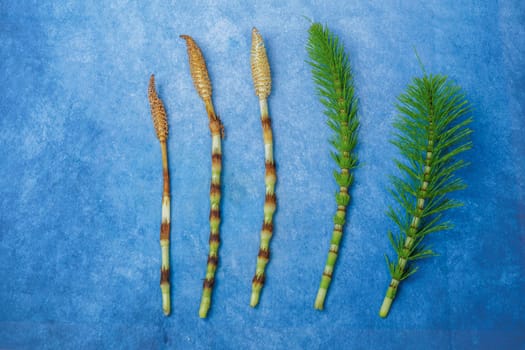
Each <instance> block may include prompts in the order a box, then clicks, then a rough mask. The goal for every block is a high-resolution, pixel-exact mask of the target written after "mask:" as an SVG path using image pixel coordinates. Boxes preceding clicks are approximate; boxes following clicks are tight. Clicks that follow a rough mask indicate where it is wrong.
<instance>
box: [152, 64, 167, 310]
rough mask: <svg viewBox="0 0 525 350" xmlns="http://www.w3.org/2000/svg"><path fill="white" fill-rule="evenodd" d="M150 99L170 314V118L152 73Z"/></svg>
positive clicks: (164, 299)
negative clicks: (159, 163)
mask: <svg viewBox="0 0 525 350" xmlns="http://www.w3.org/2000/svg"><path fill="white" fill-rule="evenodd" d="M148 100H149V103H150V108H151V116H152V119H153V125H154V126H155V132H156V133H157V138H158V139H159V141H160V150H161V153H162V178H163V182H164V186H163V191H162V221H161V224H160V247H161V253H162V265H161V268H160V289H161V292H162V310H163V311H164V315H166V316H168V315H169V314H170V173H169V169H168V148H167V146H166V142H167V140H168V118H167V117H166V110H165V109H164V104H163V103H162V100H161V99H160V98H159V96H158V95H157V91H156V90H155V76H154V75H153V74H152V75H151V77H150V80H149V87H148Z"/></svg>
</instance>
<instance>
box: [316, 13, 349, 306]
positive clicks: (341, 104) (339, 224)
mask: <svg viewBox="0 0 525 350" xmlns="http://www.w3.org/2000/svg"><path fill="white" fill-rule="evenodd" d="M309 34H310V36H309V39H308V45H307V50H308V54H309V56H310V59H311V61H309V63H310V65H311V66H312V76H313V79H314V82H315V83H316V86H317V92H318V95H319V97H320V100H321V102H322V103H323V105H324V106H325V107H326V109H325V115H326V116H327V117H328V120H327V122H328V125H329V126H330V128H331V129H332V130H333V131H334V136H333V138H332V139H331V142H330V143H331V144H332V146H333V147H334V148H335V151H334V152H332V157H333V158H334V160H335V162H336V163H337V165H338V167H339V170H340V171H339V172H334V177H335V180H336V182H337V184H338V185H339V192H338V193H337V194H336V196H335V200H336V203H337V209H336V213H335V215H334V219H333V221H334V226H333V230H332V237H331V240H330V247H329V250H328V256H327V258H326V263H325V267H324V270H323V274H322V276H321V281H320V284H319V289H318V291H317V295H316V298H315V302H314V308H315V309H318V310H322V309H323V307H324V301H325V298H326V294H327V292H328V288H329V287H330V283H331V281H332V275H333V272H334V268H335V264H336V261H337V257H338V254H339V246H340V243H341V238H342V236H343V230H344V224H345V222H346V211H347V207H348V204H349V202H350V194H349V188H350V186H351V185H352V182H353V175H352V173H351V170H352V169H353V168H355V167H356V165H357V155H356V153H355V151H354V148H355V146H356V144H357V129H358V125H359V121H358V118H357V98H356V97H355V95H354V85H353V77H352V71H351V69H350V63H349V60H348V56H347V55H346V53H345V50H344V46H343V44H342V43H341V42H340V41H339V39H338V38H337V36H336V35H334V34H333V33H332V32H331V31H330V30H329V29H328V28H327V27H326V26H322V25H321V24H319V23H314V24H312V26H311V27H310V29H309Z"/></svg>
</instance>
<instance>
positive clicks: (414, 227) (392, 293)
mask: <svg viewBox="0 0 525 350" xmlns="http://www.w3.org/2000/svg"><path fill="white" fill-rule="evenodd" d="M433 149H434V133H433V129H432V120H431V121H430V131H429V141H428V148H427V155H426V159H425V167H424V174H423V182H422V183H421V187H420V189H419V193H425V192H426V191H427V189H428V185H429V178H430V171H431V170H432V167H431V165H432V156H433V153H434V152H433ZM424 208H425V197H423V196H418V197H417V201H416V215H414V216H413V218H412V222H411V224H410V228H409V230H408V234H407V237H406V239H405V243H404V245H403V249H404V252H405V253H408V252H410V251H411V250H412V249H413V248H414V243H415V242H416V240H415V237H416V234H417V231H418V229H419V226H420V224H421V216H422V214H423V210H424ZM408 255H409V254H405V256H408ZM407 263H408V260H407V259H406V258H403V257H399V259H398V261H397V268H398V269H399V272H400V274H401V275H402V274H403V272H404V271H405V268H406V265H407ZM400 283H401V280H399V279H395V278H392V280H391V281H390V285H389V286H388V289H387V290H386V295H385V298H384V299H383V304H382V305H381V309H380V310H379V316H381V317H383V318H385V317H386V316H387V315H388V312H389V311H390V307H391V306H392V302H393V301H394V299H395V297H396V293H397V289H398V287H399V284H400Z"/></svg>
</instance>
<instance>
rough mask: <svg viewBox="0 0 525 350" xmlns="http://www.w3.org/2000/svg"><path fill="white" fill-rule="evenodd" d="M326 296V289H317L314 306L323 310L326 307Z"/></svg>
mask: <svg viewBox="0 0 525 350" xmlns="http://www.w3.org/2000/svg"><path fill="white" fill-rule="evenodd" d="M325 298H326V289H324V288H319V290H318V291H317V297H315V303H314V308H315V309H316V310H322V309H323V308H324V299H325Z"/></svg>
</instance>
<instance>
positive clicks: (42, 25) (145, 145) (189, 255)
mask: <svg viewBox="0 0 525 350" xmlns="http://www.w3.org/2000/svg"><path fill="white" fill-rule="evenodd" d="M138 3H139V2H128V1H112V2H111V5H105V6H102V5H100V3H98V2H91V1H86V2H84V1H78V2H74V1H60V2H58V1H57V2H55V3H52V2H43V1H25V2H15V1H9V2H7V1H6V2H2V4H0V28H1V29H0V42H1V45H0V74H1V76H2V79H3V84H2V99H1V102H0V115H1V117H0V147H1V150H2V151H1V154H0V191H1V192H0V193H1V195H0V281H2V283H1V284H0V348H8V349H34V348H49V349H57V348H75V349H78V348H86V349H95V348H127V349H147V348H148V349H149V348H153V349H158V348H178V349H190V348H196V349H204V348H210V347H213V348H219V349H223V348H225V349H227V348H245V349H253V348H258V347H260V346H261V345H264V346H265V347H267V348H270V349H274V348H284V347H285V346H286V347H287V348H289V349H304V348H312V349H314V348H320V347H324V348H354V349H374V348H378V347H382V348H393V349H395V348H401V347H403V348H405V349H422V348H440V349H443V348H458V349H459V348H464V347H473V346H477V347H481V348H483V347H487V348H490V347H494V346H496V344H497V345H498V346H499V347H501V348H505V347H506V346H509V347H512V348H520V347H523V346H524V344H525V335H524V333H525V332H524V331H525V318H524V317H523V315H524V312H525V299H524V298H523V294H524V292H525V280H524V268H525V266H524V265H525V252H524V244H525V232H524V227H525V223H524V222H525V218H524V213H525V207H524V203H525V198H524V193H525V188H524V185H523V183H524V178H523V177H524V174H525V166H524V164H525V148H524V145H525V143H524V141H523V136H524V135H523V132H524V131H523V130H524V127H525V125H524V123H525V122H524V118H523V115H524V101H525V93H524V91H525V74H524V69H525V64H524V60H523V57H524V54H525V52H524V51H525V44H524V41H523V36H524V34H525V32H524V31H525V25H524V23H525V20H524V17H525V5H524V3H523V2H521V1H511V0H503V1H498V2H495V1H485V2H479V1H467V0H465V1H406V2H399V1H377V2H376V1H374V2H369V1H349V2H345V1H338V2H333V3H330V4H329V3H328V2H324V1H310V2H307V1H288V2H282V1H256V2H240V1H239V2H230V1H215V2H200V1H195V2H190V1H170V2H165V1H152V2H150V3H149V4H146V3H144V4H140V5H139V4H138ZM305 16H306V17H308V18H312V19H314V20H316V21H320V22H322V23H328V24H329V25H330V27H331V28H332V30H333V31H334V32H335V33H336V34H337V35H339V36H340V38H341V39H342V40H343V42H344V44H345V47H346V50H347V52H348V54H349V55H350V58H351V64H352V68H353V71H354V73H355V85H356V88H357V95H358V97H359V115H360V118H361V128H360V133H359V147H358V156H359V159H360V162H361V166H360V168H359V169H357V171H356V173H355V179H356V182H355V185H354V187H353V189H352V192H351V194H352V197H353V199H352V204H351V206H350V208H349V221H348V225H347V226H346V230H345V237H344V239H343V246H342V248H341V255H340V258H339V261H338V264H337V267H336V271H335V279H334V281H333V283H332V285H331V288H330V291H329V294H328V297H327V302H326V309H325V311H324V312H318V311H315V310H314V309H313V301H314V298H315V293H316V291H317V287H318V283H319V279H320V277H321V273H322V268H323V264H324V260H325V258H326V253H327V249H328V243H329V236H330V233H331V232H330V231H331V217H332V215H333V212H334V209H335V203H334V198H333V193H334V192H335V189H336V187H335V186H336V185H335V181H334V180H333V179H332V169H333V168H334V164H333V162H332V160H331V159H330V156H329V145H328V144H327V138H328V137H329V136H330V130H329V128H328V127H327V126H326V125H325V117H324V116H323V114H322V106H321V105H320V104H319V102H318V100H317V98H316V97H315V95H314V86H313V83H312V81H311V75H310V70H309V67H308V65H307V64H306V63H305V59H306V51H305V43H306V39H307V29H308V27H309V22H308V20H306V19H305V18H304V17H305ZM252 26H257V27H258V29H259V30H260V32H261V34H262V35H263V37H264V39H265V41H266V45H267V49H268V54H269V59H270V65H271V68H272V75H273V91H272V95H271V96H270V99H269V106H270V114H271V116H272V118H273V127H274V134H275V158H276V162H277V167H278V184H277V195H278V211H277V213H276V217H275V235H274V238H273V240H272V244H271V249H272V259H271V261H270V264H269V266H268V269H267V273H268V277H267V283H266V286H265V288H264V290H263V293H262V296H261V303H260V306H259V307H258V308H257V309H256V310H252V309H251V308H250V307H249V305H248V304H249V298H250V289H251V278H252V275H253V272H254V269H255V258H256V254H257V250H258V244H259V229H260V225H261V220H262V205H263V202H264V184H263V176H264V162H263V146H262V137H261V126H260V121H259V110H258V103H257V98H256V97H255V96H254V92H253V87H252V81H251V74H250V66H249V48H250V42H251V38H250V31H251V28H252ZM180 34H189V35H192V36H193V37H194V38H195V40H196V41H197V43H198V44H199V45H200V46H201V48H202V50H203V53H204V56H205V57H206V60H207V64H208V68H209V71H210V76H211V79H212V83H213V88H214V102H215V106H216V110H217V112H218V114H219V115H220V116H221V118H222V120H223V122H224V125H225V129H226V136H227V138H226V139H225V141H224V177H223V181H224V185H223V194H224V197H223V202H222V203H223V223H222V243H221V248H220V257H221V259H220V265H219V269H218V272H217V283H216V287H215V290H214V295H213V304H212V309H211V311H210V314H209V318H208V319H207V320H200V319H199V318H198V315H197V312H198V305H199V300H200V293H201V288H202V279H203V277H204V272H205V264H206V255H207V251H208V231H209V230H208V184H209V174H210V142H211V141H210V137H209V133H208V127H207V119H206V114H205V111H204V107H203V105H202V103H201V101H200V100H199V98H198V96H197V94H196V93H195V90H194V88H193V86H192V82H191V79H190V75H189V67H188V61H187V56H186V52H185V45H184V42H183V41H182V40H180V39H179V38H178V35H180ZM413 46H415V47H417V50H418V52H419V54H420V56H421V58H422V60H423V62H424V64H425V66H426V69H427V71H429V72H433V73H444V74H447V75H449V76H450V77H451V78H452V79H453V80H454V81H456V82H457V83H458V84H460V85H461V86H462V87H463V88H464V91H465V92H466V94H467V97H468V99H469V100H470V102H471V104H472V106H473V107H474V117H475V121H474V123H473V125H472V128H473V129H474V130H475V133H474V134H473V141H474V145H475V146H474V149H473V150H472V151H470V152H469V153H468V154H467V155H466V158H467V159H468V160H469V161H470V162H471V163H472V165H471V166H470V167H469V168H468V169H465V170H464V171H462V173H461V175H462V176H463V177H464V178H465V180H466V182H467V183H468V184H469V188H468V189H467V190H466V191H463V192H462V193H460V194H458V198H461V199H462V200H464V201H465V204H466V205H465V206H464V207H463V208H460V209H458V210H455V211H453V212H450V215H449V217H450V219H451V220H453V221H454V222H455V223H456V228H455V229H454V230H452V231H450V232H447V233H443V234H438V235H436V236H434V237H432V238H431V243H432V244H433V247H434V249H435V250H436V251H437V252H438V253H440V254H441V255H440V256H439V257H436V258H433V259H428V260H426V261H422V262H421V263H419V266H420V271H419V272H418V273H417V274H416V275H414V277H412V278H410V279H409V280H407V282H406V283H405V284H404V285H403V286H402V289H401V290H400V292H399V294H398V298H397V299H396V301H395V303H394V305H393V307H392V312H391V314H390V315H389V317H388V318H387V319H386V320H382V319H380V318H379V317H378V310H379V306H380V304H381V301H382V298H383V296H384V292H385V290H386V287H387V283H388V281H389V278H388V272H387V268H386V266H385V263H384V258H383V254H384V253H387V252H388V253H390V252H391V251H392V250H391V248H390V247H389V243H388V239H387V236H386V232H387V230H388V229H393V225H392V223H391V222H390V221H389V220H388V219H387V217H386V215H385V214H384V213H385V211H386V209H387V206H388V205H389V204H391V203H392V201H391V198H390V196H389V195H388V193H387V190H388V188H389V187H390V186H389V183H388V174H391V173H393V172H394V171H395V169H394V164H393V162H392V158H393V157H395V156H396V155H397V153H396V150H395V148H394V147H393V146H392V145H390V144H389V143H388V140H389V136H390V134H391V131H392V128H391V125H392V120H393V117H394V116H395V110H394V108H393V103H394V102H395V98H396V97H397V96H398V95H399V94H400V93H401V92H402V91H403V90H404V88H405V87H406V85H407V84H408V83H409V81H410V79H411V78H412V77H413V76H415V75H420V74H421V70H420V68H419V66H418V62H417V60H416V58H415V55H414V54H413V51H412V48H413ZM151 73H155V74H156V79H157V83H158V88H159V93H160V96H161V97H162V99H163V100H164V102H165V105H166V108H167V111H168V114H169V123H170V138H169V145H168V146H169V153H170V169H171V172H172V179H171V185H172V241H171V247H172V253H171V264H172V275H171V281H172V310H173V313H172V315H171V316H170V317H169V318H165V317H164V316H163V314H162V309H161V296H160V289H159V285H158V284H159V268H160V248H159V241H158V236H159V224H160V204H161V203H160V200H161V180H162V178H161V168H160V165H161V162H160V149H159V146H158V141H157V140H156V139H155V134H154V130H153V126H152V123H151V120H150V118H151V117H150V113H149V106H148V103H147V98H146V91H147V83H148V78H149V75H150V74H151Z"/></svg>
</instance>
